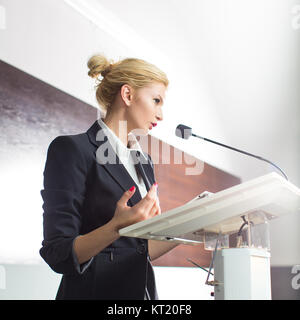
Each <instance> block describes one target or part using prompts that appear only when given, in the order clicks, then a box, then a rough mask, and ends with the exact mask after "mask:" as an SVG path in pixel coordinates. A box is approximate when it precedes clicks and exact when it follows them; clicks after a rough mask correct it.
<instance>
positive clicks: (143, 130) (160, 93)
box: [127, 82, 166, 134]
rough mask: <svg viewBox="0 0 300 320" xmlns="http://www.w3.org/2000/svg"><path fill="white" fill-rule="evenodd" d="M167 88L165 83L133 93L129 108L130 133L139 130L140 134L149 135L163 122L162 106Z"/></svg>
mask: <svg viewBox="0 0 300 320" xmlns="http://www.w3.org/2000/svg"><path fill="white" fill-rule="evenodd" d="M165 92H166V87H165V85H164V84H163V83H160V82H153V83H152V84H150V85H148V86H146V87H144V88H140V89H137V90H134V91H133V94H132V100H131V103H130V106H129V108H128V114H127V115H128V131H129V132H130V131H132V130H135V129H139V130H138V133H140V134H148V132H149V130H151V129H152V128H153V127H155V126H156V125H157V123H158V121H162V120H163V113H162V105H163V103H164V100H165Z"/></svg>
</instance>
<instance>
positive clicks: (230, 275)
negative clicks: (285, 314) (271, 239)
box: [214, 248, 271, 300]
mask: <svg viewBox="0 0 300 320" xmlns="http://www.w3.org/2000/svg"><path fill="white" fill-rule="evenodd" d="M214 282H215V283H216V284H215V293H214V296H215V299H216V300H270V299H271V270H270V253H269V252H268V251H267V250H264V249H256V248H230V249H221V250H217V252H216V255H215V261H214Z"/></svg>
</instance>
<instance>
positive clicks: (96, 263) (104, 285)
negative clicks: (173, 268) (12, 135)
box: [40, 121, 158, 299]
mask: <svg viewBox="0 0 300 320" xmlns="http://www.w3.org/2000/svg"><path fill="white" fill-rule="evenodd" d="M101 130H102V128H101V126H100V125H99V123H98V121H95V123H94V124H93V125H92V126H91V127H90V128H89V129H88V131H87V132H85V133H82V134H77V135H68V136H59V137H57V138H55V139H54V140H53V141H52V142H51V144H50V146H49V148H48V153H47V160H46V165H45V170H44V189H43V190H41V195H42V198H43V200H44V204H43V210H44V213H43V219H44V220H43V221H44V222H43V226H44V240H43V242H42V248H41V249H40V254H41V256H42V258H43V259H44V260H45V261H46V262H47V263H48V264H49V266H50V267H51V268H52V269H53V270H54V271H55V272H58V273H61V274H63V277H62V280H61V283H60V286H59V289H58V293H57V296H56V299H144V296H145V289H146V287H147V292H148V293H149V296H150V299H157V298H158V297H157V293H156V288H155V279H154V273H153V268H152V265H151V262H150V258H149V255H148V241H147V240H144V239H137V238H131V237H120V238H119V239H118V240H116V241H115V242H113V243H112V244H111V245H109V246H108V247H107V248H105V249H104V250H102V251H101V252H100V253H99V254H97V255H96V256H95V257H93V258H92V259H90V260H89V261H88V262H86V263H84V264H82V265H79V263H78V261H77V258H76V255H75V254H74V251H73V241H74V239H75V238H76V237H77V236H78V235H82V234H85V233H88V232H90V231H92V230H94V229H95V228H97V227H99V226H102V225H104V224H105V223H107V222H108V221H110V219H111V218H112V217H113V214H114V212H115V208H116V202H117V201H118V200H119V199H120V198H121V196H122V195H123V193H124V192H125V191H127V190H128V189H129V188H130V187H131V186H133V185H135V186H136V188H137V189H136V191H135V193H134V195H133V196H132V197H131V199H130V200H129V202H128V204H129V205H131V206H133V205H135V204H136V203H137V202H139V201H140V200H141V195H140V192H139V190H138V187H137V185H136V184H135V182H134V180H133V179H132V178H131V176H130V175H129V173H128V172H127V170H126V168H125V167H124V166H123V164H122V163H121V162H120V160H119V158H118V156H117V155H116V154H115V153H114V151H113V150H112V147H111V145H110V144H109V143H107V139H108V138H107V136H106V135H105V134H104V138H105V140H104V141H97V140H99V139H97V140H96V137H97V134H99V132H102V133H103V132H104V131H101ZM103 143H106V146H108V149H109V150H108V152H113V153H114V155H115V156H116V160H117V163H116V164H109V163H104V161H103V163H99V162H98V161H99V159H98V161H97V160H96V152H97V149H98V148H99V147H100V146H101V145H102V144H103ZM102 146H103V145H102ZM98 150H99V149H98ZM146 156H147V157H148V161H147V163H144V164H142V166H143V168H144V171H145V173H146V175H147V178H148V180H149V182H150V184H151V185H152V184H153V183H154V182H155V177H154V170H153V163H152V160H151V158H150V156H149V155H148V154H146ZM146 187H147V189H148V190H149V186H147V185H146Z"/></svg>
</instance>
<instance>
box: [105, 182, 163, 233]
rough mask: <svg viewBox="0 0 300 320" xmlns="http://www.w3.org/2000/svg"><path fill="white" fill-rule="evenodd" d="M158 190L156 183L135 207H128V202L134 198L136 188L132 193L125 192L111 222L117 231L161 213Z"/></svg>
mask: <svg viewBox="0 0 300 320" xmlns="http://www.w3.org/2000/svg"><path fill="white" fill-rule="evenodd" d="M156 189H157V183H154V184H153V185H152V186H151V188H150V190H149V191H148V193H147V194H146V195H145V197H144V198H143V199H142V200H141V201H139V202H138V203H137V204H136V205H134V206H133V207H130V206H128V205H127V202H128V200H129V199H130V198H131V197H132V196H133V194H134V192H135V187H134V188H133V190H132V191H130V190H127V191H126V192H124V194H123V196H122V197H121V198H120V200H119V201H118V202H117V206H116V210H115V214H114V216H113V218H112V220H111V223H112V224H113V225H114V227H115V230H116V231H119V230H120V229H122V228H125V227H127V226H129V225H131V224H134V223H137V222H139V221H143V220H146V219H149V218H152V217H154V216H156V215H158V214H160V213H161V210H160V206H159V201H158V197H157V192H156Z"/></svg>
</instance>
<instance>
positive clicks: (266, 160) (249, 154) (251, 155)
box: [191, 133, 289, 180]
mask: <svg viewBox="0 0 300 320" xmlns="http://www.w3.org/2000/svg"><path fill="white" fill-rule="evenodd" d="M191 135H192V136H194V137H197V138H200V139H202V140H204V141H208V142H212V143H215V144H217V145H219V146H221V147H225V148H228V149H231V150H234V151H237V152H241V153H244V154H246V155H248V156H250V157H254V158H256V159H259V160H262V161H265V162H267V163H269V164H271V165H272V166H274V167H275V168H276V169H278V170H279V171H280V172H281V174H282V175H283V176H284V177H285V179H286V180H289V179H288V177H287V175H286V174H285V173H284V172H283V170H281V169H280V168H279V167H278V166H277V165H276V164H275V163H273V162H271V161H270V160H268V159H265V158H263V157H260V156H256V155H255V154H252V153H249V152H246V151H243V150H240V149H237V148H233V147H230V146H227V145H226V144H223V143H220V142H217V141H214V140H211V139H208V138H204V137H201V136H198V135H197V134H194V133H192V134H191Z"/></svg>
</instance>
